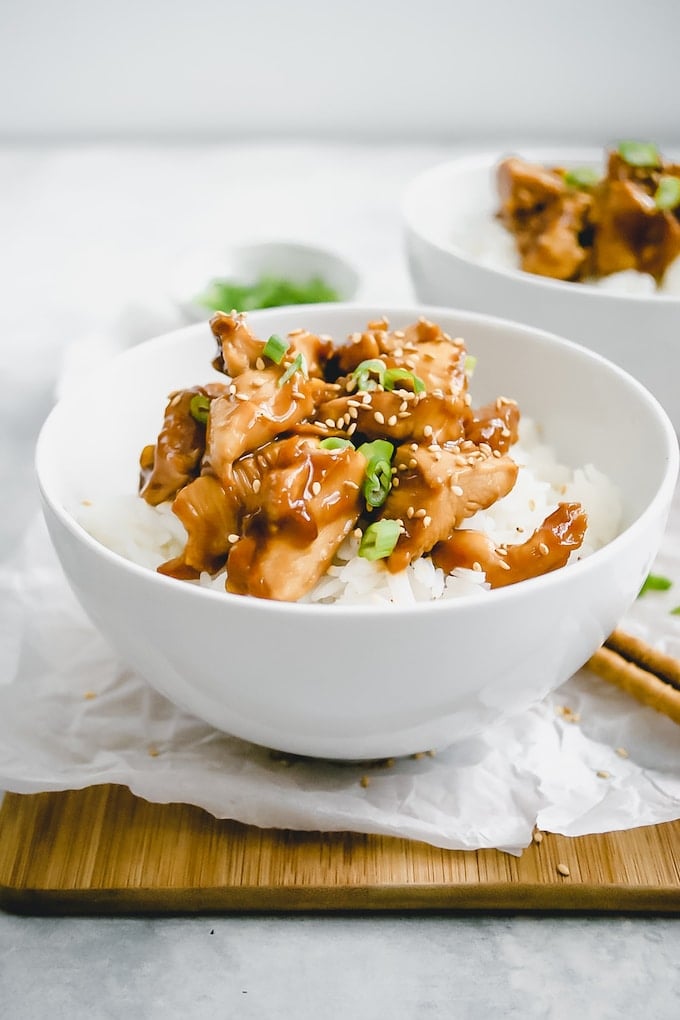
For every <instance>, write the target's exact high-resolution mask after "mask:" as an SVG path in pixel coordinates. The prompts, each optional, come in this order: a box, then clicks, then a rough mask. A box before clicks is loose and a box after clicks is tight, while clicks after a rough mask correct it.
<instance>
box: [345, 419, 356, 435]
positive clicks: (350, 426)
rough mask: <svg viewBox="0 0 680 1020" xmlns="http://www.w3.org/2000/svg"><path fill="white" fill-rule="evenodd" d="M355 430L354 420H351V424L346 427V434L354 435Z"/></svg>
mask: <svg viewBox="0 0 680 1020" xmlns="http://www.w3.org/2000/svg"><path fill="white" fill-rule="evenodd" d="M356 430H357V423H356V422H355V421H353V422H352V424H351V425H349V426H348V428H347V435H348V436H352V435H354V433H355V432H356Z"/></svg>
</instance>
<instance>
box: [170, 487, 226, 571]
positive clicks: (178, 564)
mask: <svg viewBox="0 0 680 1020" xmlns="http://www.w3.org/2000/svg"><path fill="white" fill-rule="evenodd" d="M172 511H173V513H174V514H175V515H176V516H177V517H178V518H179V520H180V521H181V522H182V524H183V525H184V527H185V528H186V532H187V542H186V545H185V547H184V550H183V551H182V553H181V555H180V556H176V557H175V558H174V559H172V560H168V561H167V562H166V563H162V564H161V565H160V567H158V572H159V573H160V574H167V575H169V576H170V577H177V578H180V579H181V580H195V579H196V578H197V577H199V576H200V574H201V572H202V571H204V570H207V571H208V572H209V573H211V574H212V573H215V572H216V571H217V570H220V569H221V567H223V566H224V564H225V562H226V559H227V553H228V552H229V547H230V542H229V536H231V535H233V534H234V532H235V531H236V530H237V528H238V522H239V517H240V509H239V501H238V498H237V497H236V492H235V490H234V488H232V489H231V490H230V491H228V492H225V490H224V489H223V487H222V486H221V485H220V483H219V482H218V480H217V479H216V478H214V477H213V476H212V475H200V477H198V478H196V479H194V481H193V482H190V483H189V484H188V485H185V486H184V488H183V489H181V490H180V492H179V493H178V494H177V496H176V498H175V501H174V502H173V504H172Z"/></svg>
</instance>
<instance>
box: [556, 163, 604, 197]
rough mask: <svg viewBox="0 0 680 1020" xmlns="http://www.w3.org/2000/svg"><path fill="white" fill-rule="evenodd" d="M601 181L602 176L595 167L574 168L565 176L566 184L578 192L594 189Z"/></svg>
mask: <svg viewBox="0 0 680 1020" xmlns="http://www.w3.org/2000/svg"><path fill="white" fill-rule="evenodd" d="M599 180H600V174H599V173H598V171H597V170H596V169H595V167H593V166H574V167H572V168H571V169H570V170H567V171H566V172H565V174H564V183H565V184H566V185H567V186H568V187H570V188H576V189H577V190H578V191H582V190H584V189H586V188H594V187H595V185H596V184H597V183H598V181H599Z"/></svg>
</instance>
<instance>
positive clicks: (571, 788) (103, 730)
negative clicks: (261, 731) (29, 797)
mask: <svg viewBox="0 0 680 1020" xmlns="http://www.w3.org/2000/svg"><path fill="white" fill-rule="evenodd" d="M678 509H679V507H678V500H677V499H676V506H675V508H674V512H673V517H672V520H671V525H670V527H669V530H668V534H667V539H666V543H665V545H664V548H663V549H662V552H661V554H660V556H659V559H658V562H657V565H656V567H655V569H658V571H659V572H662V573H664V574H666V575H667V576H669V577H671V578H673V579H674V586H673V588H672V589H671V590H670V591H668V592H665V593H656V592H655V593H649V594H646V595H645V596H644V597H643V598H642V599H640V600H638V602H637V603H636V604H635V606H634V607H633V609H632V610H631V612H630V614H629V616H628V617H627V618H626V620H625V621H622V623H623V625H625V627H626V628H627V629H628V630H629V631H631V632H634V633H636V634H638V635H640V636H643V637H645V638H647V639H648V640H652V641H653V642H654V643H655V644H657V645H658V646H659V647H660V648H662V649H664V650H666V651H668V652H669V653H671V654H674V655H679V654H680V620H679V618H678V617H677V616H673V615H672V614H671V612H670V610H671V609H672V608H674V607H675V606H676V605H677V604H678V603H680V562H679V559H680V557H679V555H678V552H677V550H678V548H680V543H679V542H678V531H679V529H678V517H679V514H678ZM0 597H1V601H2V605H3V606H5V607H7V611H6V612H5V613H4V615H3V620H2V627H1V629H0V654H1V657H2V661H3V662H4V663H5V664H6V665H5V670H4V680H5V683H4V684H3V685H2V686H0V787H2V788H4V789H6V790H11V791H14V792H21V793H30V792H37V791H44V790H62V789H77V788H81V787H85V786H89V785H93V784H97V783H121V784H124V785H126V786H128V787H129V788H130V789H131V790H132V791H133V792H134V793H136V794H138V795H140V796H142V797H145V798H146V799H147V800H150V801H155V802H161V803H166V802H176V801H181V802H185V803H191V804H195V805H198V806H200V807H203V808H205V809H206V810H207V811H209V812H211V813H212V814H214V815H216V816H218V817H224V818H232V819H237V820H239V821H242V822H245V823H249V824H254V825H258V826H263V827H283V828H293V829H305V830H326V831H331V830H338V831H342V830H352V831H357V832H373V833H384V834H388V835H396V836H404V837H407V838H412V839H419V840H424V841H426V842H429V843H432V844H434V845H436V846H441V847H446V848H450V849H477V848H480V847H496V848H498V849H502V850H506V851H508V852H510V853H514V854H518V853H520V852H521V850H522V848H523V847H525V846H526V845H528V843H529V842H530V839H531V834H532V829H533V827H534V825H535V824H537V825H538V826H539V827H540V828H542V829H545V830H549V831H554V832H560V833H564V834H566V835H582V834H585V833H592V832H602V831H609V830H614V829H623V828H631V827H634V826H638V825H646V824H651V823H657V822H663V821H669V820H672V819H675V818H679V817H680V727H677V726H676V725H675V724H673V723H672V722H670V721H669V720H668V719H667V718H665V717H663V716H661V715H659V714H658V713H656V712H654V711H653V710H651V709H648V708H643V707H641V706H639V705H638V704H637V702H635V701H633V700H632V699H631V698H629V697H628V696H627V695H625V694H622V693H621V692H619V691H618V690H617V689H615V688H613V687H611V686H610V685H609V684H606V683H604V682H603V681H601V680H600V679H598V678H597V677H595V676H593V675H592V674H590V673H588V672H587V671H585V670H582V671H581V672H580V673H579V674H578V675H577V676H575V677H573V678H572V679H570V680H569V681H568V683H566V684H565V685H564V686H563V687H562V688H561V689H560V690H559V691H557V692H556V693H555V694H554V695H552V696H551V697H549V698H548V699H546V700H545V701H544V702H543V703H541V704H539V705H537V706H536V707H535V708H533V709H531V710H530V711H528V712H526V713H524V714H523V715H521V716H519V717H517V718H515V719H513V720H510V721H508V722H504V723H503V724H500V725H497V726H495V727H493V728H491V729H489V730H488V731H486V732H485V733H484V734H483V735H480V736H478V737H474V738H470V739H467V740H465V741H463V742H462V743H460V744H458V745H456V746H454V747H452V748H450V749H448V750H446V751H443V752H439V753H438V754H437V755H436V756H435V757H430V756H428V755H425V756H423V757H418V758H406V759H398V760H396V761H395V762H394V763H392V762H390V763H372V764H363V765H362V764H352V765H345V764H337V763H328V762H323V761H316V760H309V759H295V758H291V757H285V756H280V755H276V754H273V753H272V752H270V751H268V750H266V749H263V748H260V747H257V746H255V745H252V744H248V743H245V742H243V741H241V740H238V739H235V738H233V737H230V736H227V735H225V734H223V733H220V732H218V731H216V730H214V729H212V728H211V727H210V726H208V725H206V724H205V723H203V722H201V721H199V720H197V719H195V718H193V717H191V716H189V715H186V714H185V713H184V712H182V711H180V710H179V709H177V708H175V707H174V706H173V705H172V704H171V703H170V702H168V701H167V700H166V699H165V698H163V697H162V696H160V695H159V694H157V693H155V691H153V690H152V689H151V688H150V687H149V686H148V685H147V684H146V683H145V681H144V680H143V679H142V678H141V677H139V676H137V675H136V674H135V673H134V672H133V671H131V670H130V669H128V668H126V667H125V666H124V664H122V663H120V662H118V661H116V658H115V657H114V655H113V654H112V652H111V651H110V649H109V648H108V646H107V644H106V642H105V641H104V640H103V638H102V637H101V636H100V635H99V634H98V632H97V631H96V630H95V629H94V627H93V626H92V625H91V624H90V623H89V621H88V619H87V617H86V616H85V614H84V612H83V611H82V609H81V608H80V607H79V605H78V604H77V602H76V600H75V598H74V596H73V595H72V593H71V591H70V589H69V587H68V585H67V583H66V581H65V579H64V577H63V574H62V572H61V568H60V566H59V564H58V562H57V560H56V556H55V554H54V552H53V550H52V548H51V545H50V541H49V538H48V536H47V532H46V529H45V527H44V524H43V522H42V520H41V519H36V520H35V521H34V522H33V523H32V525H31V526H30V528H29V530H28V532H27V535H26V538H25V541H24V543H23V547H22V548H21V549H20V550H19V551H18V552H17V554H16V556H15V557H14V558H13V559H12V561H11V562H9V563H7V564H5V565H4V566H3V567H2V568H1V569H0ZM331 611H332V610H331ZM565 707H566V708H568V709H570V710H571V714H569V713H567V714H565V713H564V712H563V709H564V708H565ZM598 773H599V774H598Z"/></svg>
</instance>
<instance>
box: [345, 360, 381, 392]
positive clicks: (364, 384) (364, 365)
mask: <svg viewBox="0 0 680 1020" xmlns="http://www.w3.org/2000/svg"><path fill="white" fill-rule="evenodd" d="M385 371H386V369H385V362H384V361H381V360H380V358H369V359H368V361H362V362H360V363H359V364H358V365H357V367H356V368H355V369H354V371H353V372H352V374H351V375H350V379H353V380H354V381H355V382H356V384H357V389H358V390H374V389H375V388H376V386H377V385H378V383H380V385H381V386H382V384H383V379H384V377H385ZM371 375H377V376H378V383H376V381H375V379H371Z"/></svg>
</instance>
